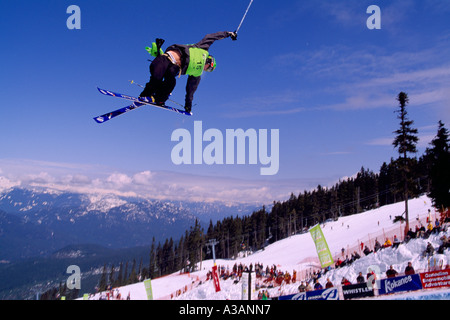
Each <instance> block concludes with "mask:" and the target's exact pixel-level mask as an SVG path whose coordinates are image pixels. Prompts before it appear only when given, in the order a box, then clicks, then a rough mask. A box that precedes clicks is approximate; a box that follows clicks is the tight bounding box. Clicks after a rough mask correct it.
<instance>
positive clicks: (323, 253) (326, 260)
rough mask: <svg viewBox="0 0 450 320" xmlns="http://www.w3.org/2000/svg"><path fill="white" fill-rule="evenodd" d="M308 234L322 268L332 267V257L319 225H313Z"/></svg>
mask: <svg viewBox="0 0 450 320" xmlns="http://www.w3.org/2000/svg"><path fill="white" fill-rule="evenodd" d="M309 232H310V233H311V237H312V239H313V241H314V244H315V245H316V251H317V255H318V256H319V260H320V264H321V265H322V268H325V267H328V266H330V265H332V264H333V263H334V261H333V257H332V256H331V252H330V249H329V248H328V244H327V241H326V240H325V237H324V235H323V232H322V229H321V228H320V225H319V224H317V225H315V226H314V227H312V228H311V229H310V230H309Z"/></svg>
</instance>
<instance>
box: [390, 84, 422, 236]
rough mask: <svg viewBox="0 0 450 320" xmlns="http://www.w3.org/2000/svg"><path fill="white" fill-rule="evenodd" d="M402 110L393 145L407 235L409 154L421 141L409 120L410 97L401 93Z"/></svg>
mask: <svg viewBox="0 0 450 320" xmlns="http://www.w3.org/2000/svg"><path fill="white" fill-rule="evenodd" d="M397 101H398V102H399V106H400V109H399V110H398V111H397V113H398V116H397V119H399V120H400V128H399V129H398V130H396V131H394V133H395V134H396V136H395V139H394V142H393V143H392V144H393V145H394V147H395V148H397V149H398V153H399V163H400V169H401V172H402V183H403V194H404V198H405V219H406V227H405V233H406V232H408V230H409V214H408V197H409V185H411V183H410V181H409V179H410V174H409V173H410V169H411V159H410V158H409V157H408V153H416V152H417V149H416V145H417V142H418V141H419V138H418V137H417V133H418V130H417V129H415V128H412V125H413V123H414V121H412V120H409V119H408V117H407V115H408V113H407V111H406V105H407V104H408V103H409V98H408V95H407V94H406V93H404V92H400V93H399V94H398V97H397Z"/></svg>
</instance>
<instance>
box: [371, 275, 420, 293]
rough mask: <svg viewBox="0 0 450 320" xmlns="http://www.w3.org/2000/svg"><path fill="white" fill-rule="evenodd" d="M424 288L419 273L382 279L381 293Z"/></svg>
mask: <svg viewBox="0 0 450 320" xmlns="http://www.w3.org/2000/svg"><path fill="white" fill-rule="evenodd" d="M420 289H422V282H421V281H420V276H419V275H418V274H412V275H408V276H400V277H395V278H387V279H382V280H380V288H379V291H378V293H379V294H388V293H397V292H402V291H413V290H420Z"/></svg>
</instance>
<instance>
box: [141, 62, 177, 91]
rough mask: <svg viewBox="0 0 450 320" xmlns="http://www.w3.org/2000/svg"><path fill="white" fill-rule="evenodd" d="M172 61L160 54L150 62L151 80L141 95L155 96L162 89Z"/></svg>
mask: <svg viewBox="0 0 450 320" xmlns="http://www.w3.org/2000/svg"><path fill="white" fill-rule="evenodd" d="M170 64H171V62H170V61H169V60H168V59H167V58H166V57H165V56H158V57H156V58H155V60H153V61H152V63H151V64H150V81H149V82H148V83H147V84H146V85H145V88H144V91H142V92H141V94H140V95H139V96H140V97H151V96H155V95H156V94H157V93H158V91H160V90H161V87H162V83H163V80H164V75H165V73H166V70H167V68H168V67H169V66H170Z"/></svg>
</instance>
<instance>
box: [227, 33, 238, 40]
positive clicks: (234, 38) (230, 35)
mask: <svg viewBox="0 0 450 320" xmlns="http://www.w3.org/2000/svg"><path fill="white" fill-rule="evenodd" d="M228 36H229V37H231V40H233V41H234V40H237V33H236V31H235V32H228Z"/></svg>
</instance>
